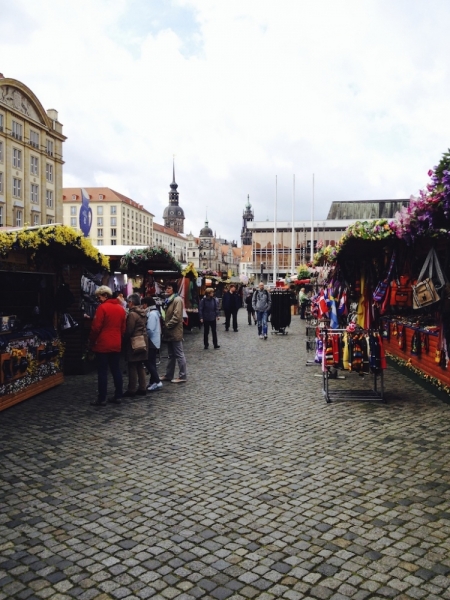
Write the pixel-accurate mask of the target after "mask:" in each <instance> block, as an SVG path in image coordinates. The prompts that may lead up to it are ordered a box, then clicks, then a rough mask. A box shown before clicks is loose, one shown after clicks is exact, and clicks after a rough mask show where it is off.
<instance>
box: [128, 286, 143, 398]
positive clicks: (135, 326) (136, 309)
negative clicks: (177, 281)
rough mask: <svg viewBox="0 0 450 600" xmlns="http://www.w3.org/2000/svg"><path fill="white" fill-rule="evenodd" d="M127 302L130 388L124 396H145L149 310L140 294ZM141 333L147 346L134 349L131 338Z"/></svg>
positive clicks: (129, 298) (130, 297)
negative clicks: (142, 304)
mask: <svg viewBox="0 0 450 600" xmlns="http://www.w3.org/2000/svg"><path fill="white" fill-rule="evenodd" d="M127 303H128V315H127V325H126V330H125V358H126V360H127V361H128V390H127V391H126V392H125V394H124V396H127V397H130V396H145V395H146V394H147V381H146V374H145V367H144V363H145V362H146V361H147V359H148V336H147V310H146V309H145V308H144V307H143V306H141V297H140V296H139V294H130V296H128V298H127ZM141 335H142V336H144V339H145V346H146V347H145V348H144V349H143V350H138V351H136V350H133V347H132V345H131V339H132V338H134V337H136V336H141Z"/></svg>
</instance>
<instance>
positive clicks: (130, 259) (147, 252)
mask: <svg viewBox="0 0 450 600" xmlns="http://www.w3.org/2000/svg"><path fill="white" fill-rule="evenodd" d="M155 258H159V259H164V261H165V262H167V269H168V270H170V269H173V270H174V271H178V272H179V273H181V263H179V262H178V261H177V260H176V259H175V258H174V256H173V254H171V253H170V252H169V251H168V250H166V249H165V248H163V247H162V246H149V247H148V248H135V249H133V250H130V251H129V252H127V253H126V254H124V255H123V256H122V258H121V259H120V267H119V268H120V270H121V271H129V270H131V269H132V267H138V266H139V265H140V264H141V263H143V262H147V261H150V260H153V259H155Z"/></svg>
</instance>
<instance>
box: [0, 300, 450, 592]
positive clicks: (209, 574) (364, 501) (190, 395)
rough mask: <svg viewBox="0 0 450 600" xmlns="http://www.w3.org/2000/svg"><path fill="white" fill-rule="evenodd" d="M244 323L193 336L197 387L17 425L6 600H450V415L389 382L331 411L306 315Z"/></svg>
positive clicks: (90, 393)
mask: <svg viewBox="0 0 450 600" xmlns="http://www.w3.org/2000/svg"><path fill="white" fill-rule="evenodd" d="M239 321H240V328H239V332H238V333H234V332H231V331H230V332H229V333H225V332H224V331H223V325H221V326H220V331H219V343H220V345H221V348H220V349H218V350H213V349H212V348H211V347H210V349H209V350H208V351H204V350H203V340H202V335H201V334H199V333H198V332H192V333H187V334H186V344H185V349H186V354H187V360H188V369H189V371H188V377H189V380H188V383H187V384H185V385H184V384H182V385H174V384H170V383H168V384H165V385H164V387H163V389H162V390H161V391H160V392H156V393H154V394H153V395H151V396H150V395H148V396H147V397H145V398H139V399H137V398H136V399H134V398H133V399H130V400H129V401H126V402H124V403H123V404H122V405H121V406H112V405H109V406H106V407H104V408H101V409H96V408H94V407H91V406H90V405H89V401H90V400H91V399H93V398H95V395H96V393H95V392H96V389H95V387H96V386H95V376H94V375H93V374H89V375H86V376H81V377H70V378H67V380H66V382H65V384H64V385H62V386H60V387H59V388H55V389H53V390H49V391H48V392H46V393H45V394H42V395H41V396H39V397H36V398H33V399H30V400H28V401H26V402H24V403H22V404H20V405H17V406H15V407H12V408H11V409H9V410H7V411H4V412H3V413H0V464H1V488H0V600H3V599H6V598H8V599H9V598H14V599H28V600H34V599H38V598H39V599H41V598H51V599H52V600H70V599H72V598H80V599H83V600H90V599H96V600H107V599H114V600H115V599H126V600H132V599H133V600H134V599H136V600H138V599H145V598H158V599H170V598H177V599H179V600H188V599H193V598H213V599H216V600H221V599H224V598H232V599H233V600H238V599H244V598H245V599H247V598H259V599H261V600H269V599H273V598H288V599H290V600H296V599H300V598H315V599H331V600H344V599H347V598H350V599H352V600H363V599H365V598H371V599H372V598H373V599H375V598H398V599H400V600H406V599H408V598H427V599H442V598H449V599H450V590H449V588H450V543H449V532H450V526H449V524H450V466H449V445H450V443H449V439H450V437H449V433H450V407H449V406H448V405H447V404H444V403H442V402H441V401H440V400H438V399H437V398H436V397H434V396H433V395H431V394H429V393H428V392H426V391H424V390H423V389H422V388H420V387H418V386H417V385H416V384H414V383H412V382H411V381H409V380H408V379H407V378H405V377H403V376H402V375H399V374H398V373H396V372H395V371H393V370H390V369H388V372H387V374H386V380H385V384H386V390H387V394H388V399H389V402H388V403H387V404H382V403H376V402H357V401H352V402H349V401H341V402H336V403H332V404H326V402H325V401H324V399H323V397H322V394H321V379H320V377H316V374H318V369H317V367H305V361H306V358H307V355H306V350H305V341H304V332H303V326H302V325H301V323H300V321H299V319H298V317H295V318H294V319H293V323H292V325H291V328H290V329H289V335H287V336H279V335H269V339H268V340H267V341H263V340H260V339H258V337H257V335H256V327H249V326H248V325H247V324H246V322H245V321H246V313H245V312H244V311H240V314H239ZM163 366H164V364H162V365H161V367H163ZM350 380H352V381H353V382H356V383H351V384H350ZM334 383H335V384H336V385H340V382H339V381H337V382H334ZM363 383H364V384H366V382H363ZM345 384H346V385H347V381H346V382H345ZM360 384H361V378H359V377H358V376H357V375H351V376H350V377H349V383H348V385H360Z"/></svg>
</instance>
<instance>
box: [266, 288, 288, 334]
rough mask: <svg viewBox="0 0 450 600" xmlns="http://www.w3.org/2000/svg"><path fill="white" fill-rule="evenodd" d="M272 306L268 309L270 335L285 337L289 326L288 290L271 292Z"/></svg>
mask: <svg viewBox="0 0 450 600" xmlns="http://www.w3.org/2000/svg"><path fill="white" fill-rule="evenodd" d="M270 295H271V299H272V306H271V309H270V323H271V325H272V332H271V333H279V334H281V335H287V334H288V332H287V331H286V327H289V325H290V324H291V306H292V292H290V291H289V290H277V289H275V290H272V291H271V292H270Z"/></svg>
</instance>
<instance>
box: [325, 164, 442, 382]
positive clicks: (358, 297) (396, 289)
mask: <svg viewBox="0 0 450 600" xmlns="http://www.w3.org/2000/svg"><path fill="white" fill-rule="evenodd" d="M429 175H430V177H431V182H430V183H429V184H428V185H427V188H426V190H423V191H421V192H420V194H419V196H418V197H417V198H411V201H410V204H409V206H408V207H404V208H403V209H402V211H401V212H400V213H398V214H397V215H396V218H395V220H394V221H390V222H388V221H384V220H378V221H367V222H358V223H356V224H354V225H353V226H351V227H349V228H348V229H347V231H346V233H345V234H344V236H343V238H342V239H341V241H340V242H339V243H338V244H337V245H336V247H334V248H325V249H322V251H321V256H318V255H317V256H316V260H318V261H324V260H325V261H327V264H328V265H330V264H332V265H333V267H332V269H331V271H330V280H331V281H334V283H336V281H340V282H341V283H342V284H343V285H342V288H344V289H345V293H346V295H347V307H348V312H349V315H348V319H350V320H352V321H354V322H355V323H357V324H358V325H359V326H361V327H369V328H372V329H377V330H379V331H380V332H381V335H382V339H383V347H384V349H385V350H386V353H387V355H388V357H389V358H390V359H391V360H393V361H395V362H396V363H397V364H399V365H401V366H404V367H406V368H408V369H410V370H412V371H413V372H414V373H416V374H417V375H419V376H421V377H422V378H423V379H425V380H427V381H428V382H430V383H432V384H434V385H435V386H437V387H438V388H440V389H443V390H445V391H446V392H447V393H450V374H449V370H448V363H449V341H450V284H449V281H450V260H449V259H450V249H449V243H448V242H449V231H450V154H446V155H444V157H443V159H442V160H441V162H440V163H439V165H438V166H437V167H436V168H435V169H434V170H432V171H430V172H429ZM335 287H336V286H335ZM342 288H341V289H342Z"/></svg>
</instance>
